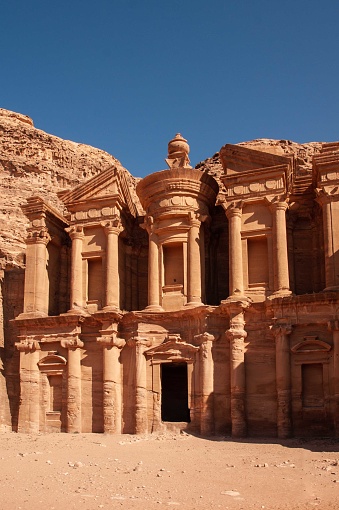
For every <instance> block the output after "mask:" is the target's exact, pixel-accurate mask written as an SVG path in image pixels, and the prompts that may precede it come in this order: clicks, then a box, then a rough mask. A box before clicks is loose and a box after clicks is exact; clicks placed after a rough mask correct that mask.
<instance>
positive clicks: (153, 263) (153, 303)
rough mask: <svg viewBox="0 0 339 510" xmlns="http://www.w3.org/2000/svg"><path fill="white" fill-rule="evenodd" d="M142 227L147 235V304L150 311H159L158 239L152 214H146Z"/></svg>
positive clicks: (160, 308)
mask: <svg viewBox="0 0 339 510" xmlns="http://www.w3.org/2000/svg"><path fill="white" fill-rule="evenodd" d="M144 228H146V230H147V232H148V236H149V248H148V306H147V309H148V310H151V311H161V310H162V307H161V306H160V281H159V241H158V236H157V234H156V233H155V224H154V220H153V217H152V216H146V218H145V223H144Z"/></svg>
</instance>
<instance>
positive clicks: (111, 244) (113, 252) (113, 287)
mask: <svg viewBox="0 0 339 510" xmlns="http://www.w3.org/2000/svg"><path fill="white" fill-rule="evenodd" d="M103 226H104V228H105V234H106V236H107V248H106V306H105V309H119V308H120V285H119V234H120V232H122V230H123V227H122V224H121V221H120V218H119V217H118V216H116V218H114V219H113V220H111V221H109V222H106V223H104V224H103Z"/></svg>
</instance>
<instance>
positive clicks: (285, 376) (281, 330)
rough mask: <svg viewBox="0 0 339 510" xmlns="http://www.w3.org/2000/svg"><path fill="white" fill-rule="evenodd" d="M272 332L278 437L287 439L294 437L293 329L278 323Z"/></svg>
mask: <svg viewBox="0 0 339 510" xmlns="http://www.w3.org/2000/svg"><path fill="white" fill-rule="evenodd" d="M271 331H272V334H273V335H274V337H275V366H276V388H277V429H278V437H280V438H287V437H290V436H291V435H292V416H291V366H290V342H289V335H290V334H291V332H292V327H291V325H290V324H287V323H277V324H275V325H274V326H272V328H271Z"/></svg>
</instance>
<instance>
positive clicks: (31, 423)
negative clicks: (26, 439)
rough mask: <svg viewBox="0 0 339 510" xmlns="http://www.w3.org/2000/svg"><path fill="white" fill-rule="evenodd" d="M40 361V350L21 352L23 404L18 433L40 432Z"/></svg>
mask: <svg viewBox="0 0 339 510" xmlns="http://www.w3.org/2000/svg"><path fill="white" fill-rule="evenodd" d="M20 350H21V349H20ZM38 361H39V351H38V350H24V351H21V352H20V397H21V398H20V400H21V403H20V408H19V421H18V432H30V433H32V432H33V433H37V432H39V408H40V371H39V367H38Z"/></svg>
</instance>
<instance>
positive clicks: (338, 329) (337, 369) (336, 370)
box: [331, 321, 339, 437]
mask: <svg viewBox="0 0 339 510" xmlns="http://www.w3.org/2000/svg"><path fill="white" fill-rule="evenodd" d="M331 326H332V330H333V381H334V405H333V410H334V427H335V435H336V437H339V321H333V323H332V324H331Z"/></svg>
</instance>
